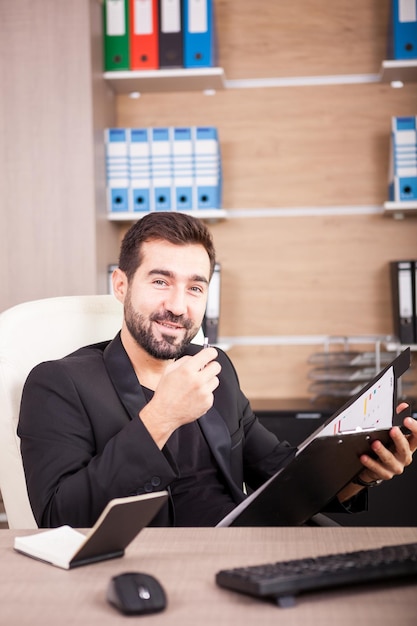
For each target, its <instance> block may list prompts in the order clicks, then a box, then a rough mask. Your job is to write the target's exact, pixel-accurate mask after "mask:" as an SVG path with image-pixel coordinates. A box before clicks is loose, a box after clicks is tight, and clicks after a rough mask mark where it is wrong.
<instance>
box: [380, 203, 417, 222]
mask: <svg viewBox="0 0 417 626" xmlns="http://www.w3.org/2000/svg"><path fill="white" fill-rule="evenodd" d="M384 213H385V214H386V215H393V216H394V217H397V218H402V217H404V216H405V215H416V214H417V200H410V201H404V202H385V203H384Z"/></svg>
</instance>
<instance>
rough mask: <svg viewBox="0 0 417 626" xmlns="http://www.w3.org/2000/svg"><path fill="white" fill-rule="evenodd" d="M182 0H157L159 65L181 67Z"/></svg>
mask: <svg viewBox="0 0 417 626" xmlns="http://www.w3.org/2000/svg"><path fill="white" fill-rule="evenodd" d="M182 4H183V3H182V0H158V10H159V19H158V22H159V33H158V41H159V67H160V68H161V69H163V68H174V67H183V65H184V62H183V34H182V28H183V27H182V24H183V15H182Z"/></svg>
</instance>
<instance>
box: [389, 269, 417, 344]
mask: <svg viewBox="0 0 417 626" xmlns="http://www.w3.org/2000/svg"><path fill="white" fill-rule="evenodd" d="M390 270H391V293H392V316H393V325H394V333H395V335H396V337H397V338H398V339H399V340H400V343H402V344H406V345H407V344H414V343H416V341H417V337H416V335H415V326H416V281H415V273H416V271H415V261H412V260H404V261H391V263H390Z"/></svg>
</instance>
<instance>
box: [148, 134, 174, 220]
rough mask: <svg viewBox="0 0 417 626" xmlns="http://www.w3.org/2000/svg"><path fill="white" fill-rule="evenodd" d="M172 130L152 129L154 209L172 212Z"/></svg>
mask: <svg viewBox="0 0 417 626" xmlns="http://www.w3.org/2000/svg"><path fill="white" fill-rule="evenodd" d="M170 134H171V133H170V128H152V129H151V159H152V196H153V198H152V200H151V203H152V202H153V205H152V204H151V206H152V208H153V209H154V210H155V211H170V210H171V209H172V208H173V202H172V188H173V180H172V178H173V177H172V162H171V161H172V157H171V137H170Z"/></svg>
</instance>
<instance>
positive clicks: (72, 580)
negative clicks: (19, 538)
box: [0, 527, 417, 626]
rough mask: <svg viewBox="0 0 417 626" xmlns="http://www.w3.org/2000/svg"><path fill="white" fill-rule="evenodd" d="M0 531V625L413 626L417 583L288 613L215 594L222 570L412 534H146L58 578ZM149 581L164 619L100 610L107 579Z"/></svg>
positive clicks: (324, 599) (314, 602)
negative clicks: (164, 600) (121, 551)
mask: <svg viewBox="0 0 417 626" xmlns="http://www.w3.org/2000/svg"><path fill="white" fill-rule="evenodd" d="M18 534H19V535H24V534H28V533H27V532H25V531H12V530H0V562H1V567H0V623H1V624H4V625H6V624H19V626H25V625H26V624H27V625H30V626H37V625H38V624H39V625H40V624H42V625H44V624H46V625H49V624H59V625H60V626H65V625H66V624H88V626H95V625H97V626H106V624H111V625H113V626H117V625H118V624H125V625H126V624H128V623H133V621H134V622H135V623H140V622H137V621H136V620H137V619H139V620H142V622H141V623H143V624H145V623H146V624H149V625H150V624H152V625H154V626H159V625H166V626H169V625H175V626H180V625H181V626H196V625H197V624H198V625H199V626H201V625H202V626H204V625H205V624H207V625H208V624H210V625H215V626H222V625H224V626H226V625H227V626H230V625H231V624H233V623H236V624H239V625H242V626H246V625H248V626H249V625H250V626H253V625H254V624H256V623H260V624H262V626H264V625H268V624H271V625H272V624H273V625H274V626H276V625H277V624H279V625H280V626H287V625H294V626H295V625H297V626H299V625H300V624H303V626H313V625H314V626H317V625H318V624H320V626H327V625H329V626H330V625H331V626H334V624H338V626H344V625H348V624H349V626H352V625H354V626H362V625H364V626H365V625H366V626H369V624H378V626H385V625H386V626H392V624H400V625H401V626H415V625H416V623H417V617H416V615H417V583H413V584H411V583H408V584H407V585H401V586H384V587H377V588H373V589H369V588H361V589H359V590H358V589H355V590H352V589H351V590H348V589H344V590H338V591H332V592H321V593H315V594H314V595H313V594H308V595H304V596H301V597H300V598H299V599H298V600H297V604H296V606H295V607H293V608H288V609H282V608H279V607H276V606H275V605H273V604H270V603H268V602H264V601H259V600H256V599H253V598H251V597H249V596H244V595H240V594H237V593H234V592H231V591H227V590H224V589H220V588H219V587H217V586H216V584H215V582H214V576H215V573H216V572H217V571H218V570H219V569H224V568H227V567H233V566H239V565H244V564H252V565H253V564H256V563H263V562H269V561H274V560H279V559H288V558H298V557H303V556H308V555H316V554H325V553H328V552H336V551H340V550H345V551H350V550H356V549H362V548H366V547H377V546H380V545H384V544H394V543H404V542H414V541H417V528H307V527H306V528H218V529H212V528H210V529H209V528H207V529H206V528H197V529H195V528H189V529H186V528H166V529H165V528H154V529H152V528H148V529H145V530H143V531H142V533H140V535H138V537H137V538H136V539H135V541H134V542H133V543H132V544H131V545H130V546H129V547H128V548H127V550H126V554H125V556H124V557H123V558H121V559H115V560H111V561H104V562H102V563H97V564H94V565H88V566H84V567H80V568H77V569H74V570H69V571H67V570H61V569H59V568H55V567H53V566H51V565H48V564H45V563H41V562H39V561H36V560H33V559H30V558H29V557H26V556H24V555H21V554H18V553H16V552H15V551H14V550H13V547H12V546H13V538H14V536H15V535H18ZM132 570H134V571H143V572H146V573H149V574H153V575H154V576H156V577H157V578H158V579H159V580H160V581H161V582H162V584H163V585H164V587H165V590H166V592H167V595H168V608H167V609H166V611H164V612H163V613H159V614H155V615H152V616H147V617H141V618H127V617H125V616H123V615H121V614H119V613H118V612H117V611H116V610H115V609H114V608H113V607H111V606H110V605H108V604H107V602H106V599H105V593H106V588H107V584H108V581H109V580H110V578H111V577H112V576H114V575H116V574H119V573H121V572H125V571H132Z"/></svg>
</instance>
